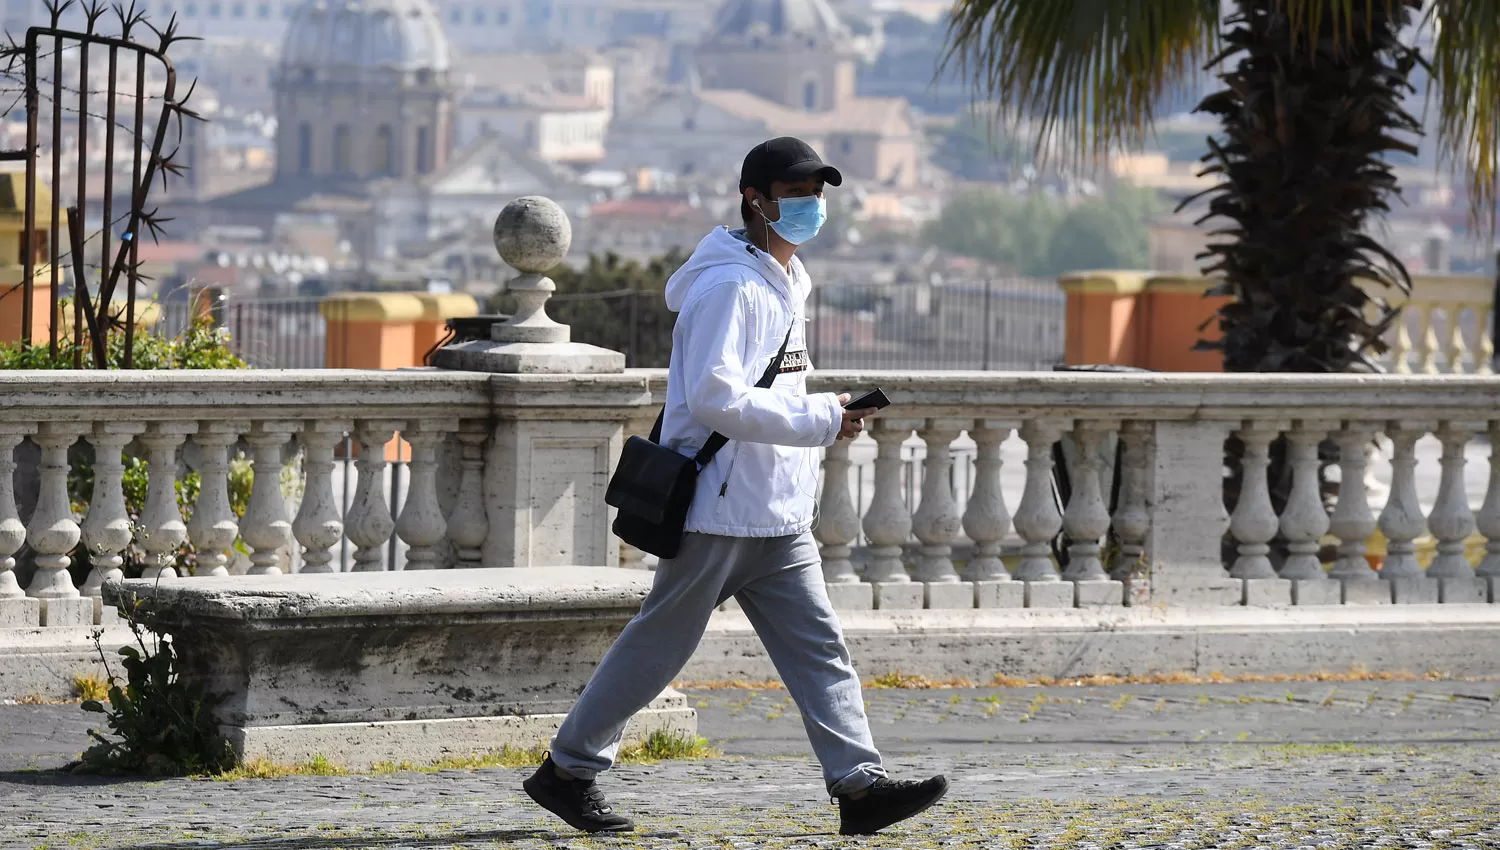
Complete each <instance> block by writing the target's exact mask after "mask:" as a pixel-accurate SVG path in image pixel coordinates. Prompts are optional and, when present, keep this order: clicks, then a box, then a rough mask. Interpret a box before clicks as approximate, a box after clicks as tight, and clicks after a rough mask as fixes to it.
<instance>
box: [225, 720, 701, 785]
mask: <svg viewBox="0 0 1500 850" xmlns="http://www.w3.org/2000/svg"><path fill="white" fill-rule="evenodd" d="M546 754H547V748H546V746H544V745H543V746H536V747H502V748H501V749H499V750H491V751H489V752H482V753H467V754H462V755H449V756H444V757H443V758H440V759H438V760H436V761H433V762H428V763H426V764H419V763H416V762H411V761H400V762H395V761H382V762H376V763H375V765H374V766H372V767H371V768H370V770H367V771H353V770H349V769H348V768H346V767H344V766H343V765H339V764H335V763H334V762H332V761H330V760H328V759H327V758H326V757H324V756H317V757H316V758H314V759H313V760H312V761H308V762H303V763H302V764H291V765H286V764H277V763H275V762H272V761H270V760H268V759H263V758H260V759H251V760H250V761H247V762H245V763H243V764H241V765H240V766H238V767H236V768H235V769H234V770H231V771H228V772H225V773H221V774H219V775H217V776H213V777H210V778H212V779H213V780H215V781H217V782H236V781H239V780H241V779H281V778H284V777H288V776H348V775H350V774H359V773H376V774H383V773H400V772H405V771H411V772H415V773H439V772H442V771H445V770H483V769H485V768H493V767H508V768H527V767H536V766H537V765H539V764H541V762H542V757H543V756H545V755H546ZM719 755H721V753H720V752H719V751H718V750H717V749H715V748H714V747H712V746H710V745H709V743H708V739H707V738H698V737H690V736H687V735H682V734H679V733H675V732H667V731H664V730H660V729H658V730H657V731H655V732H652V733H651V734H650V735H648V736H647V737H646V738H645V740H638V741H631V742H628V743H626V744H625V745H624V746H622V747H621V748H620V754H619V756H618V758H616V760H615V763H616V764H656V763H658V762H662V761H669V760H674V759H706V758H717V757H718V756H719Z"/></svg>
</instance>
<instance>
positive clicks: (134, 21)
mask: <svg viewBox="0 0 1500 850" xmlns="http://www.w3.org/2000/svg"><path fill="white" fill-rule="evenodd" d="M73 5H74V0H65V2H60V3H59V2H55V0H49V1H48V3H47V9H48V11H49V13H50V18H51V20H50V26H45V27H31V28H30V29H28V30H27V31H26V37H25V40H24V42H21V43H17V42H16V41H15V39H14V38H13V37H12V38H11V39H10V42H9V44H8V45H7V46H6V47H4V48H0V53H3V56H4V59H5V70H4V72H3V73H4V74H5V75H6V77H7V78H8V79H10V80H11V81H13V82H19V84H20V85H19V88H20V99H24V101H25V105H26V146H25V148H24V149H23V150H19V151H16V150H11V151H4V152H0V160H9V161H12V162H14V161H24V162H25V164H26V177H25V179H26V184H25V210H24V225H23V226H24V230H23V233H22V237H21V255H22V256H21V265H22V277H21V281H20V284H19V289H20V290H21V295H22V298H23V302H22V309H21V332H20V337H21V339H20V342H21V344H23V345H30V344H38V343H39V340H38V339H35V338H34V337H35V336H39V335H40V331H39V329H38V323H37V318H38V317H37V316H35V315H34V313H35V311H36V310H37V309H38V308H42V309H46V310H47V311H48V312H47V316H46V322H45V326H46V336H47V345H48V346H49V348H50V350H51V354H52V355H53V357H54V358H56V357H57V356H58V354H59V351H62V352H63V354H64V355H66V353H67V352H68V351H69V350H71V353H72V356H73V360H74V367H75V368H83V367H84V366H85V364H86V362H90V361H91V362H92V365H93V366H94V367H96V368H107V367H108V366H111V365H116V366H123V367H124V368H127V369H128V368H131V367H132V366H133V359H132V349H133V348H134V334H135V331H136V297H137V290H138V289H139V284H140V283H141V282H142V281H143V280H145V279H146V278H145V277H144V276H143V275H142V274H141V273H140V253H139V252H140V241H141V239H142V238H143V237H144V236H146V235H150V236H151V238H152V239H156V238H157V237H158V236H159V235H160V234H161V231H162V225H163V224H164V223H165V222H166V221H168V219H165V218H162V217H161V216H160V215H159V213H158V209H157V208H152V207H150V206H148V201H149V198H150V195H151V191H152V188H153V185H155V184H157V183H158V182H160V184H161V186H162V187H163V188H165V187H166V185H167V180H168V178H169V177H171V176H174V175H178V176H180V175H181V174H182V172H183V170H184V168H185V166H184V165H182V164H181V163H179V162H178V161H177V160H176V154H177V151H178V148H179V147H180V145H181V143H182V138H183V134H182V122H183V121H185V120H199V116H198V115H197V114H196V113H194V112H192V111H191V110H189V109H188V108H187V102H188V100H189V98H190V97H191V95H192V87H191V86H189V89H188V92H187V93H186V94H184V95H181V96H179V95H178V86H177V74H176V71H175V70H174V69H173V67H172V62H171V60H170V59H168V58H167V51H168V50H169V49H170V48H171V46H172V45H173V44H174V43H176V42H178V41H182V40H184V39H185V37H183V36H179V35H178V34H177V18H176V16H175V15H173V16H172V18H171V19H170V20H169V22H168V23H167V25H166V27H165V28H162V29H158V28H157V27H156V26H154V25H153V24H151V23H150V22H148V21H147V20H146V16H145V14H144V12H143V11H142V10H140V9H138V8H137V6H136V3H135V2H134V0H132V2H131V3H130V5H129V7H122V6H119V5H116V6H114V7H113V9H110V8H109V7H107V6H106V5H105V4H104V3H102V2H99V0H89V2H87V3H85V4H84V5H83V6H82V10H83V13H84V20H85V22H86V23H85V26H84V30H83V31H82V32H78V31H74V30H68V29H63V28H62V27H61V26H60V23H59V22H60V19H61V17H62V15H63V14H64V12H66V11H67V10H68V9H70V8H72V7H73ZM107 17H108V18H113V20H114V22H115V23H116V24H117V25H118V26H117V27H116V29H117V30H118V32H116V33H113V34H106V33H104V32H102V31H101V26H100V25H101V22H103V21H104V20H105V19H106V18H107ZM137 36H140V38H139V39H138V38H137ZM148 42H151V43H148ZM18 66H19V68H20V69H21V70H20V72H19V73H18V71H17V68H18ZM100 67H102V68H103V69H104V73H103V74H102V84H100V85H98V87H96V82H95V78H96V77H98V76H100V75H99V74H98V69H99V68H100ZM148 104H149V106H148ZM9 111H10V110H7V112H9ZM101 128H102V133H103V140H102V143H101V142H99V141H98V140H97V136H95V135H94V133H95V132H98V131H99V130H100V129H101ZM174 132H175V136H176V138H175V141H174V144H173V147H172V150H170V151H165V152H164V149H165V148H166V147H167V143H168V139H169V137H170V136H171V135H172V134H173V133H174ZM70 159H73V160H75V163H74V164H72V172H73V173H71V174H66V176H69V177H72V178H74V181H75V183H76V186H75V188H74V190H73V193H72V198H71V202H70V203H68V204H67V205H66V207H64V205H63V194H64V191H65V188H64V185H63V183H64V176H65V173H66V172H65V164H68V163H67V161H68V160H70ZM44 165H45V166H47V167H48V168H50V184H49V186H50V190H49V194H50V196H51V200H50V203H49V204H48V207H49V209H47V210H40V209H38V206H39V203H38V191H37V190H38V181H39V176H40V175H41V174H42V173H43V167H44ZM94 199H97V202H98V204H99V207H98V208H97V216H98V226H97V227H94V226H92V224H91V221H92V219H91V213H94V211H95V208H93V207H91V202H92V201H93V200H94ZM117 205H119V206H123V209H117ZM44 213H45V215H44ZM64 222H65V223H66V234H67V235H66V240H67V241H66V244H64V241H63V238H64V237H63V233H64V227H63V225H64ZM117 228H118V235H117V234H116V230H117ZM95 258H97V261H95ZM122 280H123V282H124V284H125V285H124V293H123V294H124V304H123V305H118V306H117V305H116V303H115V299H116V294H117V292H118V290H119V288H120V284H121V282H122ZM39 284H42V285H45V286H46V287H47V293H46V298H45V303H44V304H38V303H37V301H38V299H36V297H35V290H36V287H37V286H38V285H39ZM65 292H67V293H69V296H68V297H65V296H64V293H65ZM69 311H71V313H72V316H71V320H70V319H69V318H68V317H67V316H66V315H65V314H66V313H67V312H69ZM116 334H121V335H122V336H123V345H122V346H119V353H118V355H117V356H113V357H112V356H111V348H112V345H114V344H115V341H116V340H118V338H117V337H116V336H115V335H116ZM86 354H87V356H86Z"/></svg>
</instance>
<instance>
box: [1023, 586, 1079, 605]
mask: <svg viewBox="0 0 1500 850" xmlns="http://www.w3.org/2000/svg"><path fill="white" fill-rule="evenodd" d="M1022 584H1024V585H1026V607H1027V608H1072V607H1073V602H1074V597H1075V594H1074V591H1073V582H1071V581H1027V582H1022Z"/></svg>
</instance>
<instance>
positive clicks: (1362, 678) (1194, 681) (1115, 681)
mask: <svg viewBox="0 0 1500 850" xmlns="http://www.w3.org/2000/svg"><path fill="white" fill-rule="evenodd" d="M1451 678H1453V677H1450V676H1446V675H1444V674H1443V673H1441V672H1438V671H1436V670H1429V671H1427V672H1426V673H1423V674H1420V675H1418V674H1416V673H1412V672H1409V671H1406V670H1397V671H1383V672H1372V671H1370V670H1368V669H1366V668H1365V667H1363V666H1355V667H1352V668H1350V669H1349V670H1347V671H1345V672H1342V673H1334V672H1328V671H1320V672H1316V673H1285V674H1278V673H1272V674H1262V673H1239V674H1235V675H1232V676H1231V675H1226V674H1224V673H1221V672H1219V671H1217V670H1215V671H1213V672H1211V673H1208V674H1207V675H1199V674H1196V673H1186V672H1176V673H1145V674H1141V675H1135V676H1115V675H1111V674H1107V673H1105V674H1098V675H1093V676H1070V677H1063V678H1053V677H1051V676H1040V677H1038V678H1035V679H1023V678H1021V677H1019V676H1009V675H1006V674H1004V673H996V674H995V677H994V678H993V679H991V680H990V685H991V686H992V687H997V688H1034V687H1049V688H1069V687H1072V688H1081V687H1107V686H1110V685H1230V684H1255V683H1274V682H1419V681H1426V682H1436V681H1443V680H1448V679H1451Z"/></svg>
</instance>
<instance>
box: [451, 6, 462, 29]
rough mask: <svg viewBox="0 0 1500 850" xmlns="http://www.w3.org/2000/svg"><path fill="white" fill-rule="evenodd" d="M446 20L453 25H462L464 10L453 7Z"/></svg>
mask: <svg viewBox="0 0 1500 850" xmlns="http://www.w3.org/2000/svg"><path fill="white" fill-rule="evenodd" d="M448 20H449V21H452V22H453V23H454V24H457V25H462V24H463V22H464V10H463V9H462V8H460V7H458V6H454V7H453V8H452V9H449V10H448Z"/></svg>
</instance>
